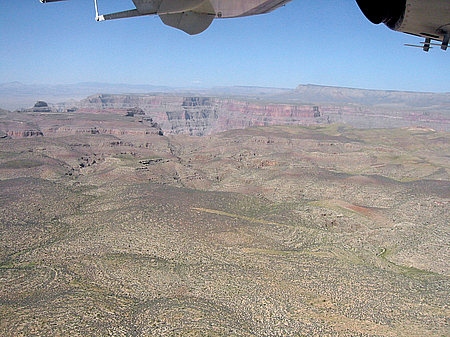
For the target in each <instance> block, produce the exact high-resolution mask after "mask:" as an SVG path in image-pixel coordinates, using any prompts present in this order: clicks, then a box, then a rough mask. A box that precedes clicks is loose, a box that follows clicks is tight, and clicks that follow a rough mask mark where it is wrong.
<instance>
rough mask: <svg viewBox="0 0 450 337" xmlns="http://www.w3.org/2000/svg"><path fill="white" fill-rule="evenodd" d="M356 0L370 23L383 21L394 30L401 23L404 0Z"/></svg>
mask: <svg viewBox="0 0 450 337" xmlns="http://www.w3.org/2000/svg"><path fill="white" fill-rule="evenodd" d="M356 2H357V3H358V6H359V8H360V9H361V11H362V12H363V13H364V15H365V16H366V17H367V18H368V19H369V20H370V21H371V22H372V23H375V24H379V23H384V24H385V25H386V26H388V27H389V28H391V29H394V30H395V29H396V28H398V27H399V26H400V25H401V24H402V21H403V18H404V15H405V10H406V0H356Z"/></svg>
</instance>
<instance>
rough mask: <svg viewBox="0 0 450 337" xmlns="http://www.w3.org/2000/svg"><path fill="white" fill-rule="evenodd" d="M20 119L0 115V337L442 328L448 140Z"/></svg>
mask: <svg viewBox="0 0 450 337" xmlns="http://www.w3.org/2000/svg"><path fill="white" fill-rule="evenodd" d="M22 114H26V113H25V112H23V113H22ZM30 114H31V113H30ZM16 115H17V114H16ZM31 115H32V116H31ZM31 115H30V116H31V117H30V116H28V117H27V116H25V115H24V116H23V118H24V120H28V121H26V122H20V121H17V120H16V122H14V123H16V124H14V123H13V122H11V121H12V120H13V119H12V117H10V116H11V115H9V113H7V112H2V116H3V117H2V118H3V119H2V120H1V121H2V123H3V125H6V124H8V123H9V124H8V128H9V129H8V130H12V129H14V128H17V129H18V130H19V131H20V132H19V133H17V134H14V133H9V136H8V132H6V131H4V132H3V136H2V134H0V136H2V137H3V138H1V139H0V235H1V240H0V335H1V336H449V335H450V308H449V289H450V282H449V281H450V278H449V277H450V264H449V261H450V249H449V242H450V235H449V233H450V232H449V218H450V217H449V214H450V212H449V209H450V208H449V202H450V177H449V170H450V146H449V143H450V134H449V133H446V132H438V131H434V130H433V129H426V128H414V127H406V128H397V129H366V130H363V129H356V128H351V127H348V126H344V125H339V124H330V125H316V126H310V127H305V126H269V127H253V128H248V129H244V130H231V131H226V132H222V133H217V134H213V135H209V136H204V137H194V136H188V135H182V134H179V135H169V136H166V135H162V132H160V129H158V125H157V124H156V123H154V122H152V121H151V120H142V118H141V117H136V116H134V117H133V116H128V117H126V116H124V115H114V116H106V115H102V114H94V113H92V114H89V113H83V114H79V115H78V116H77V121H76V123H75V122H74V121H73V120H72V119H71V117H67V116H65V115H64V114H63V113H61V114H54V113H47V114H44V113H42V114H38V113H34V114H31ZM33 116H34V117H33ZM36 116H38V117H39V118H38V119H36ZM16 117H17V116H16ZM27 118H28V119H27ZM33 118H34V119H33ZM16 119H17V118H16ZM36 120H38V122H36ZM21 123H22V124H21ZM24 123H25V124H26V123H28V124H27V126H26V127H23V125H24ZM33 123H34V124H33ZM13 124H14V125H13ZM30 125H31V126H32V125H34V126H35V130H44V129H45V130H47V131H44V132H43V133H42V134H40V133H39V132H34V131H33V132H31V133H27V130H29V127H30ZM5 130H6V129H5ZM19 134H20V135H21V137H20V138H19V137H15V135H16V136H17V135H19ZM22 136H23V137H22Z"/></svg>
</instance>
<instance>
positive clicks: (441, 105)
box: [0, 82, 450, 113]
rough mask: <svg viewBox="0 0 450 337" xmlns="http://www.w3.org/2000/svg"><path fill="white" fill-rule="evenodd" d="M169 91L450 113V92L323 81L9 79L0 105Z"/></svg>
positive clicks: (0, 95) (1, 86) (0, 91)
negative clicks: (274, 84)
mask: <svg viewBox="0 0 450 337" xmlns="http://www.w3.org/2000/svg"><path fill="white" fill-rule="evenodd" d="M100 93H103V94H130V93H136V94H143V93H166V94H176V95H183V94H184V95H186V96H191V95H198V96H218V97H239V98H249V99H261V100H264V101H268V102H275V103H289V104H320V103H333V104H356V105H363V106H371V107H374V106H375V107H377V106H379V107H383V108H386V107H391V108H395V109H413V110H431V111H440V112H444V113H447V112H448V113H450V93H448V92H447V93H429V92H410V91H393V90H368V89H355V88H342V87H331V86H320V85H312V84H308V85H299V86H298V87H297V88H295V89H287V88H267V87H251V86H230V87H213V88H205V89H198V88H180V87H167V86H154V85H139V84H137V85H133V84H111V83H96V82H83V83H76V84H61V85H45V84H44V85H40V84H23V83H20V82H9V83H3V84H0V107H1V108H6V109H10V110H14V109H20V108H27V107H30V106H32V105H33V104H34V103H35V102H36V101H37V100H44V101H47V102H49V103H59V102H65V101H70V100H80V99H82V98H85V97H86V96H89V95H93V94H100Z"/></svg>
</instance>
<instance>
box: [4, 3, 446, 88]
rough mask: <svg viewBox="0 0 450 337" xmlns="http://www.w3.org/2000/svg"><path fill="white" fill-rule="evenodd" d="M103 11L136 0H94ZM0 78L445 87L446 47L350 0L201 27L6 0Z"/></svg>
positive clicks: (85, 6) (86, 7)
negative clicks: (372, 16)
mask: <svg viewBox="0 0 450 337" xmlns="http://www.w3.org/2000/svg"><path fill="white" fill-rule="evenodd" d="M99 7H100V12H101V14H106V13H108V12H110V11H116V10H126V9H130V8H132V7H133V4H132V1H131V0H99ZM1 8H2V10H1V11H0V45H1V53H0V83H4V82H10V81H20V82H23V83H27V84H38V83H46V84H69V83H77V82H91V81H92V82H107V83H129V84H154V85H167V86H177V87H180V86H181V87H191V86H192V87H210V86H231V85H250V86H267V87H283V88H294V87H296V86H297V85H298V84H308V83H312V84H321V85H333V86H346V87H358V88H371V89H394V90H414V91H439V92H450V80H449V79H448V74H449V71H448V69H450V53H449V52H443V51H441V50H439V49H432V50H431V51H430V52H429V53H428V54H427V53H424V52H422V51H421V50H420V49H419V48H410V47H404V46H403V44H404V43H418V42H419V41H420V40H419V39H418V38H416V37H413V36H408V35H405V34H402V33H398V32H393V31H390V30H389V29H387V28H386V27H385V26H382V25H373V24H371V23H370V22H369V21H367V19H366V18H365V17H364V16H363V14H362V13H361V12H360V10H359V8H358V7H357V5H356V2H355V1H354V0H315V1H313V0H294V1H292V2H291V3H288V4H287V5H286V6H285V7H283V8H280V9H278V10H276V11H274V12H272V13H270V14H266V15H259V16H254V17H248V18H241V19H222V20H215V21H214V22H213V24H212V25H211V27H210V28H209V29H208V30H206V31H205V32H203V33H202V34H200V35H197V36H189V35H187V34H185V33H183V32H181V31H178V30H175V29H173V28H171V27H168V26H165V25H163V24H162V23H161V21H160V20H159V18H157V17H148V16H146V17H139V18H131V19H123V20H116V21H107V22H95V21H94V6H93V0H71V1H67V2H59V3H54V4H41V3H40V2H39V1H38V0H20V1H2V5H1Z"/></svg>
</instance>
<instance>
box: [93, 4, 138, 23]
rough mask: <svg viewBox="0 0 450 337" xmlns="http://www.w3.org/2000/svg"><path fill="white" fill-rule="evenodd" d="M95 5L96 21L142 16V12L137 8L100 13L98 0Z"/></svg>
mask: <svg viewBox="0 0 450 337" xmlns="http://www.w3.org/2000/svg"><path fill="white" fill-rule="evenodd" d="M94 6H95V20H96V21H106V20H114V19H123V18H131V17H133V16H141V15H142V14H141V13H139V12H138V11H137V9H131V10H128V11H123V12H117V13H111V14H105V15H99V13H98V3H97V0H94Z"/></svg>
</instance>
